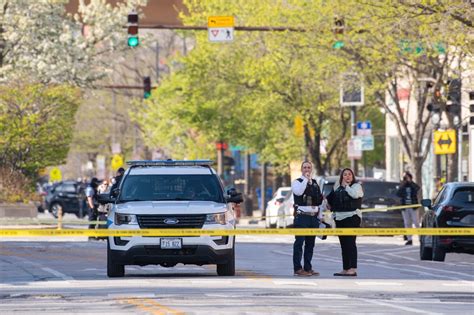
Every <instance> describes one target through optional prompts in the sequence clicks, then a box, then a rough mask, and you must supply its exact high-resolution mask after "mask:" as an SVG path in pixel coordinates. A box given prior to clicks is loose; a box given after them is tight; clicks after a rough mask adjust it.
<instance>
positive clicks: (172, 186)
mask: <svg viewBox="0 0 474 315" xmlns="http://www.w3.org/2000/svg"><path fill="white" fill-rule="evenodd" d="M162 200H202V201H214V202H220V203H224V196H223V195H222V190H221V188H220V185H219V182H218V180H217V178H216V177H215V176H214V175H211V174H209V175H129V176H127V177H126V178H125V179H124V182H123V184H122V188H121V192H120V199H119V202H126V201H162Z"/></svg>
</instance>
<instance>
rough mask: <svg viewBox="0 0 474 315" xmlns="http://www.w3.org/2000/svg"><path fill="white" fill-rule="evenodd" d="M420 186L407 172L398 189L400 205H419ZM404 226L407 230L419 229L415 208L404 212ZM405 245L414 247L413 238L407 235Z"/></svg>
mask: <svg viewBox="0 0 474 315" xmlns="http://www.w3.org/2000/svg"><path fill="white" fill-rule="evenodd" d="M419 190H420V186H418V185H417V184H415V182H413V176H412V175H411V174H410V173H409V172H405V174H404V175H403V180H402V182H401V183H400V188H398V191H397V196H398V197H400V203H401V204H402V205H414V204H417V203H418V196H417V195H418V191H419ZM402 216H403V224H404V225H405V228H411V227H413V226H414V227H415V228H417V227H418V225H419V223H418V213H417V211H416V209H415V208H407V209H403V210H402ZM405 245H413V236H412V235H407V241H406V243H405Z"/></svg>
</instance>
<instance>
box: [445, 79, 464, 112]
mask: <svg viewBox="0 0 474 315" xmlns="http://www.w3.org/2000/svg"><path fill="white" fill-rule="evenodd" d="M447 85H448V101H447V103H446V109H447V111H448V113H451V114H453V115H455V116H460V115H461V85H462V82H461V79H452V80H449V81H448V84H447Z"/></svg>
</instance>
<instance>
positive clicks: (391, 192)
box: [362, 181, 399, 200]
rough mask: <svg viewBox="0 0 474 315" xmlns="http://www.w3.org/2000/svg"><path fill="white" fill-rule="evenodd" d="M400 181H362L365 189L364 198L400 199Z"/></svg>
mask: <svg viewBox="0 0 474 315" xmlns="http://www.w3.org/2000/svg"><path fill="white" fill-rule="evenodd" d="M398 186H399V185H398V183H395V182H382V181H380V182H377V181H373V182H362V188H363V189H364V200H367V199H373V198H380V197H382V198H392V199H398V197H397V190H398Z"/></svg>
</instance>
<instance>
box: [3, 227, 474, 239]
mask: <svg viewBox="0 0 474 315" xmlns="http://www.w3.org/2000/svg"><path fill="white" fill-rule="evenodd" d="M201 235H207V236H231V235H338V236H339V235H360V236H389V235H446V236H474V228H335V229H299V228H297V229H295V228H292V229H236V230H202V229H143V230H107V229H102V230H101V229H98V230H95V229H90V230H86V229H2V230H0V237H19V236H23V237H24V236H95V237H101V236H102V237H105V236H129V237H131V236H183V237H186V236H201Z"/></svg>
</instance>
